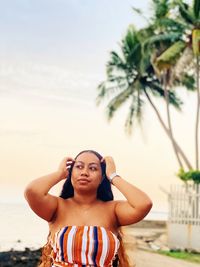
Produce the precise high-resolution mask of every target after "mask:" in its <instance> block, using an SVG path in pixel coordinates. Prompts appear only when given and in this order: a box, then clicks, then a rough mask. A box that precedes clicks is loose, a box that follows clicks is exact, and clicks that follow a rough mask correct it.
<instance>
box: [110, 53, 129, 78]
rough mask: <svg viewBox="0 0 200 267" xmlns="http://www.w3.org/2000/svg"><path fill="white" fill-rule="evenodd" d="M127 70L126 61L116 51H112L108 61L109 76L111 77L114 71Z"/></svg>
mask: <svg viewBox="0 0 200 267" xmlns="http://www.w3.org/2000/svg"><path fill="white" fill-rule="evenodd" d="M126 68H127V65H126V63H125V62H124V60H123V59H122V58H121V57H120V55H119V54H117V52H115V51H111V52H110V60H109V61H108V63H107V65H106V71H107V75H108V76H109V75H110V74H111V73H112V72H113V70H114V69H116V70H119V71H121V70H125V69H126Z"/></svg>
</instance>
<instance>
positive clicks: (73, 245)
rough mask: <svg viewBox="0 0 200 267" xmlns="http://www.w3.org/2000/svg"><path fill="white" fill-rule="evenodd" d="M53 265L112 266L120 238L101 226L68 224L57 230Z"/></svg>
mask: <svg viewBox="0 0 200 267" xmlns="http://www.w3.org/2000/svg"><path fill="white" fill-rule="evenodd" d="M52 247H53V252H54V253H53V265H52V267H63V266H69V267H91V266H96V267H110V266H112V262H113V260H114V258H115V255H116V253H117V250H118V247H119V240H118V238H117V237H116V235H115V234H113V233H112V232H111V231H110V230H107V229H106V228H104V227H100V226H66V227H63V228H61V229H60V230H59V231H58V232H56V234H55V237H54V242H53V243H52Z"/></svg>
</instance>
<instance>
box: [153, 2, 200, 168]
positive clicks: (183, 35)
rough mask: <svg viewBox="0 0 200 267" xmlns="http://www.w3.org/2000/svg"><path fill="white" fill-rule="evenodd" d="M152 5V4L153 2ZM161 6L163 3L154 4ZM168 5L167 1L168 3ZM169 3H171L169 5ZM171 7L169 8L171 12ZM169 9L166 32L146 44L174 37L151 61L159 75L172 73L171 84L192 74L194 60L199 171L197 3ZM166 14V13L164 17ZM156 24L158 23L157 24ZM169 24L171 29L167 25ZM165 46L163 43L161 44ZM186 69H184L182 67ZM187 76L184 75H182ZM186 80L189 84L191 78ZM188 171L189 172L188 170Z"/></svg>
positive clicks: (199, 18) (199, 14)
mask: <svg viewBox="0 0 200 267" xmlns="http://www.w3.org/2000/svg"><path fill="white" fill-rule="evenodd" d="M154 2H155V1H154ZM156 2H160V3H161V2H163V1H160V0H158V1H156ZM168 2H169V1H168ZM170 2H172V1H170ZM172 5H173V8H172ZM172 5H170V3H168V6H169V7H170V9H171V10H175V11H174V12H173V18H170V17H169V16H165V19H166V21H167V22H168V26H169V27H168V28H166V27H165V31H164V32H159V35H158V36H156V37H153V38H152V39H151V38H150V39H151V40H149V42H150V43H154V44H155V43H156V42H159V41H163V40H165V38H167V36H168V37H169V38H170V36H176V38H174V39H173V42H172V43H171V44H167V46H165V49H164V50H163V52H162V53H160V54H159V55H158V57H157V58H156V59H155V60H154V66H155V67H156V68H157V69H159V71H162V72H166V71H169V70H170V69H173V75H172V77H171V80H173V81H176V80H177V79H180V77H182V76H185V72H186V71H187V72H188V71H192V69H194V68H193V66H194V58H195V56H196V77H197V79H196V80H197V82H196V84H197V112H196V124H195V151H196V152H195V156H196V164H195V167H196V169H199V139H198V138H199V133H198V132H199V112H200V89H199V48H200V46H199V43H200V38H199V36H200V35H199V31H200V29H199V28H200V1H199V0H194V1H193V4H192V5H191V6H190V5H189V4H186V3H183V1H180V0H175V1H173V2H172ZM168 14H169V13H168ZM159 23H161V22H160V21H159ZM169 24H171V25H169ZM165 44H166V43H165ZM186 66H187V67H186ZM186 76H187V75H186ZM187 78H189V80H190V82H192V80H191V77H189V76H188V77H187ZM189 80H187V82H189ZM190 88H192V87H191V86H190ZM189 169H192V168H189Z"/></svg>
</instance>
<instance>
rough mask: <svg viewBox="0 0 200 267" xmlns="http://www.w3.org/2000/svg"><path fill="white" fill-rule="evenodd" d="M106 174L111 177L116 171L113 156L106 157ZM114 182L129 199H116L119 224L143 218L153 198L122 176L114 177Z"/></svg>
mask: <svg viewBox="0 0 200 267" xmlns="http://www.w3.org/2000/svg"><path fill="white" fill-rule="evenodd" d="M105 162H106V175H107V177H110V175H111V174H112V173H114V172H115V171H116V167H115V163H114V161H113V159H112V158H111V157H106V158H105ZM112 184H113V185H114V186H115V187H116V188H117V189H118V190H119V191H120V192H121V193H122V194H123V195H124V196H125V198H126V199H127V201H116V205H115V214H116V217H117V220H118V223H119V225H121V226H122V225H128V224H133V223H136V222H138V221H140V220H142V219H143V218H144V217H145V216H146V215H147V214H148V212H149V211H150V209H151V207H152V201H151V199H150V198H149V197H148V196H147V195H146V194H145V193H144V192H143V191H141V190H140V189H138V188H137V187H135V186H134V185H132V184H130V183H129V182H127V181H125V180H124V179H123V178H122V177H120V176H115V177H114V178H113V179H112Z"/></svg>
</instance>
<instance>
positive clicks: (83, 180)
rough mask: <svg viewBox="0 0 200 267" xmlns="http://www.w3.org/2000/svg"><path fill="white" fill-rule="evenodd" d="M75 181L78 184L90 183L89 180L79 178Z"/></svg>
mask: <svg viewBox="0 0 200 267" xmlns="http://www.w3.org/2000/svg"><path fill="white" fill-rule="evenodd" d="M77 181H78V182H80V183H89V182H90V180H88V179H87V178H79V179H78V180H77Z"/></svg>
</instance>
